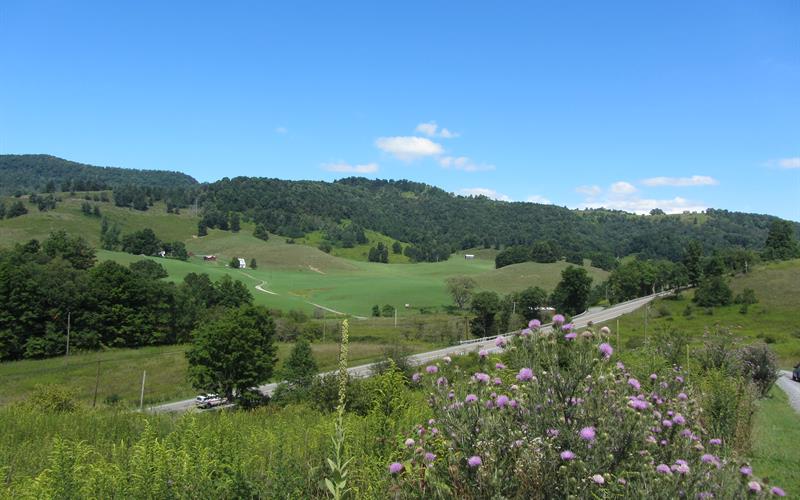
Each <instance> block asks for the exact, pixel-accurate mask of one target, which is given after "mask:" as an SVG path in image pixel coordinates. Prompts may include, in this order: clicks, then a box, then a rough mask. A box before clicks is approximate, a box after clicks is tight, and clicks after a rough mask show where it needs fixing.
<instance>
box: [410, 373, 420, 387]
mask: <svg viewBox="0 0 800 500" xmlns="http://www.w3.org/2000/svg"><path fill="white" fill-rule="evenodd" d="M421 378H422V375H420V374H419V373H415V374H414V375H411V381H412V382H414V383H415V384H416V383H417V382H419V379H421Z"/></svg>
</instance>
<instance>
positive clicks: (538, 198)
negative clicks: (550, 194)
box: [526, 194, 551, 205]
mask: <svg viewBox="0 0 800 500" xmlns="http://www.w3.org/2000/svg"><path fill="white" fill-rule="evenodd" d="M526 201H528V202H529V203H541V204H543V205H550V203H551V202H550V200H549V199H548V198H545V197H544V196H542V195H540V194H532V195H530V196H528V199H527V200H526Z"/></svg>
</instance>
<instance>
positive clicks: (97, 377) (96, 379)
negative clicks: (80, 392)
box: [92, 361, 100, 408]
mask: <svg viewBox="0 0 800 500" xmlns="http://www.w3.org/2000/svg"><path fill="white" fill-rule="evenodd" d="M99 388H100V361H98V362H97V375H95V377H94V398H93V399H92V408H94V407H95V406H97V389H99Z"/></svg>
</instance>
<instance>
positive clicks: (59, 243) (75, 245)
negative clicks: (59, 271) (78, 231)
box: [42, 231, 95, 270]
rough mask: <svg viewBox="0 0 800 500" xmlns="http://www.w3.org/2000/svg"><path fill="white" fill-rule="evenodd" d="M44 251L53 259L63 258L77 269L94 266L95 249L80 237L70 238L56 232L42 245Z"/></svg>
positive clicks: (65, 234) (63, 233) (61, 232)
mask: <svg viewBox="0 0 800 500" xmlns="http://www.w3.org/2000/svg"><path fill="white" fill-rule="evenodd" d="M42 251H43V252H44V253H45V254H46V255H47V256H48V257H50V258H51V259H53V258H55V257H61V258H62V259H64V260H66V261H68V262H69V263H70V264H72V267H74V268H75V269H82V270H83V269H89V268H90V267H92V266H93V265H94V262H95V253H94V249H93V248H92V247H90V246H89V244H88V243H86V240H84V239H83V238H81V237H80V236H68V235H67V233H66V232H64V231H56V232H54V233H52V234H51V235H50V237H49V238H47V239H46V240H45V241H44V243H43V244H42Z"/></svg>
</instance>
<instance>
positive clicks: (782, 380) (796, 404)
mask: <svg viewBox="0 0 800 500" xmlns="http://www.w3.org/2000/svg"><path fill="white" fill-rule="evenodd" d="M775 383H776V384H778V387H780V388H781V389H783V391H784V392H785V393H786V395H787V396H789V404H790V405H792V408H794V411H796V412H797V413H800V383H797V382H795V381H794V380H792V372H790V371H787V370H781V376H780V377H778V381H777V382H775Z"/></svg>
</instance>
